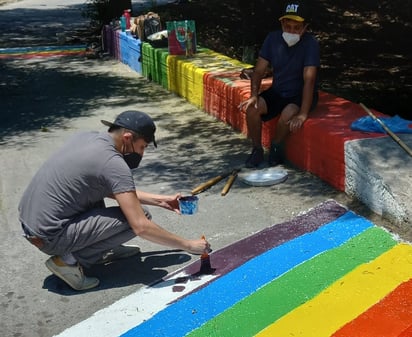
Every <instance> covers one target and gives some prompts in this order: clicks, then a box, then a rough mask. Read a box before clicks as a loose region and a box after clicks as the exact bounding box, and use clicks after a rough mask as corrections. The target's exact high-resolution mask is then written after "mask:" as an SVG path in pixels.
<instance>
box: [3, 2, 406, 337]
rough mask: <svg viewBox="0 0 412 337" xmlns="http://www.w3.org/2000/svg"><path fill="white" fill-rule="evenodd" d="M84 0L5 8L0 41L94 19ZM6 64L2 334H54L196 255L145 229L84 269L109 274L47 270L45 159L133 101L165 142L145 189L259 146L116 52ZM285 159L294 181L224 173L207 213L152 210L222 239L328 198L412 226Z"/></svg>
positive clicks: (198, 175)
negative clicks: (35, 238)
mask: <svg viewBox="0 0 412 337" xmlns="http://www.w3.org/2000/svg"><path fill="white" fill-rule="evenodd" d="M82 3H83V2H82V1H79V0H61V1H49V0H41V1H40V0H27V1H26V0H23V1H20V2H16V3H13V4H9V5H7V6H3V7H0V31H1V33H0V34H1V36H0V37H1V39H0V41H2V42H1V43H2V45H1V47H5V46H6V45H7V47H14V46H28V45H31V43H33V44H34V43H35V44H40V45H41V44H44V45H46V44H53V43H56V35H55V34H56V32H57V31H62V30H63V31H67V30H69V28H70V29H72V28H78V27H82V26H83V25H84V24H85V21H84V19H83V18H82V17H81V16H80V15H79V14H80V8H81V5H82ZM16 22H18V24H17V23H16ZM17 27H18V28H17ZM0 72H1V74H2V75H1V78H0V87H1V90H0V111H1V116H2V123H1V125H0V162H1V169H0V223H1V226H0V238H1V242H2V244H1V246H0V264H1V266H2V273H1V274H0V290H1V291H0V303H1V305H0V306H1V308H2V309H1V320H0V331H1V334H2V336H5V337H9V336H10V337H11V336H13V337H20V336H27V337H37V336H42V337H48V336H53V335H56V334H58V333H59V332H61V331H63V330H65V329H66V328H68V327H70V326H72V325H73V324H75V323H77V322H80V321H82V320H84V319H85V318H87V317H89V316H90V315H92V314H93V313H94V312H95V311H97V310H99V309H100V308H104V307H106V306H108V305H109V304H111V303H113V302H115V301H116V300H118V299H120V298H122V297H124V296H126V295H128V294H130V293H133V292H135V291H136V290H137V289H139V288H140V287H142V286H145V285H147V284H150V283H151V282H153V281H155V280H158V279H159V278H161V277H164V276H165V275H166V274H167V273H168V272H170V271H173V270H176V269H178V268H181V267H182V266H184V265H185V264H187V263H189V262H190V261H193V259H197V258H198V257H196V256H195V257H194V256H191V255H190V254H187V253H185V252H180V251H171V250H168V249H167V248H165V247H162V246H158V245H155V244H152V243H150V242H147V241H143V240H141V239H139V238H136V239H134V240H133V242H134V243H136V244H138V245H140V246H141V248H142V251H143V254H142V255H141V256H139V257H137V258H131V259H128V260H124V261H121V262H118V263H113V264H111V265H108V266H98V267H93V268H91V269H90V270H86V273H87V274H90V275H94V276H97V277H99V278H100V279H101V285H100V286H99V287H98V288H97V289H93V290H91V291H88V292H75V291H73V290H71V289H70V288H69V287H67V286H66V285H65V284H64V283H63V282H61V281H60V280H58V279H57V278H56V277H54V276H53V275H51V274H50V273H49V271H48V270H47V269H46V267H45V266H44V261H45V260H46V259H47V256H45V255H44V254H42V253H41V252H40V251H38V250H36V249H35V248H34V247H32V246H31V245H29V244H28V243H27V242H26V241H25V240H24V239H23V238H22V237H21V230H20V225H19V223H18V216H17V205H18V202H19V200H20V197H21V195H22V193H23V191H24V188H25V186H27V184H28V182H29V181H30V179H31V177H32V176H33V174H34V173H35V172H36V170H37V169H38V167H39V166H40V165H41V164H42V162H43V161H44V160H45V159H46V158H47V157H48V156H49V155H50V154H51V152H53V151H54V150H55V149H56V148H57V147H58V146H59V145H61V144H62V143H63V142H64V140H65V139H66V138H67V137H69V136H70V135H71V134H73V133H75V132H78V131H82V130H101V131H102V130H105V128H104V127H103V125H102V124H101V123H100V119H108V120H111V119H113V118H114V117H115V115H117V114H118V113H120V112H121V111H123V110H126V109H130V108H137V109H140V110H142V111H145V112H147V113H149V114H150V115H152V117H153V118H154V119H155V121H156V124H157V127H158V134H157V139H158V148H157V149H154V148H153V147H149V148H148V150H147V152H146V154H145V157H144V159H143V161H142V164H141V168H140V169H139V170H138V171H139V173H138V175H137V176H136V181H137V185H138V187H139V188H140V189H142V190H145V191H150V192H155V193H175V192H179V191H188V190H191V189H192V188H193V187H195V186H196V185H198V184H200V183H202V182H204V181H206V180H208V179H209V178H211V177H213V176H216V175H218V174H220V173H222V172H224V171H226V170H228V169H231V168H234V167H239V166H241V165H242V164H243V162H244V159H245V155H246V154H247V152H249V146H250V143H249V141H248V140H247V139H245V138H244V136H242V135H240V134H238V133H236V132H234V131H233V130H231V129H230V128H229V127H227V126H226V125H224V124H223V123H221V122H218V121H216V120H215V119H214V118H212V117H211V116H209V115H207V114H206V113H204V112H203V111H201V110H198V109H196V108H195V107H193V106H192V105H190V104H188V103H187V102H186V101H185V100H183V99H181V98H179V97H177V96H176V95H174V94H172V93H170V92H168V91H166V90H164V89H162V88H161V87H160V86H159V85H157V84H154V83H152V82H149V81H148V80H146V79H144V78H142V77H141V76H139V75H138V74H136V73H135V72H133V71H132V70H131V69H130V68H128V67H127V66H125V65H123V64H120V63H118V62H117V61H115V60H112V59H110V58H103V59H85V58H82V57H72V58H68V57H63V58H47V59H14V60H13V59H12V60H0ZM287 170H288V173H289V177H288V180H287V181H286V182H284V183H282V184H279V185H275V186H271V187H250V186H248V185H245V184H242V183H241V182H240V181H239V180H236V181H235V183H234V185H233V187H232V189H231V190H230V192H229V193H228V194H227V195H226V196H225V197H222V196H221V195H220V191H221V189H222V188H223V185H224V183H223V182H222V183H220V184H218V185H216V186H215V187H213V188H211V189H209V190H208V191H206V192H204V193H202V194H201V195H200V201H199V212H198V213H197V214H195V215H193V216H178V215H175V214H172V213H170V212H167V211H165V210H161V209H156V208H152V209H151V212H152V214H153V217H154V220H155V221H156V222H157V223H159V224H160V225H162V226H164V227H165V228H167V229H169V230H171V231H174V232H176V233H178V234H180V235H182V236H185V237H188V238H197V237H200V235H202V234H205V235H206V237H207V238H208V240H209V241H210V242H211V245H212V248H213V249H215V250H217V249H219V248H222V247H225V246H227V245H229V244H231V243H233V242H236V241H238V240H239V239H241V238H244V237H246V236H249V235H250V234H252V233H255V232H257V231H259V230H261V229H263V228H265V227H267V226H270V225H272V224H276V223H281V222H284V221H287V220H289V219H291V218H293V217H294V216H296V215H297V214H299V213H301V212H304V211H306V210H308V209H310V208H312V207H314V206H315V205H317V204H319V203H321V202H323V201H325V200H328V199H335V200H337V201H338V202H340V203H342V204H344V205H346V206H347V207H349V208H350V209H352V210H354V211H356V212H357V213H359V214H361V215H363V216H365V217H367V218H369V219H372V220H373V221H374V223H375V224H378V225H382V226H385V227H387V228H389V229H392V230H395V231H397V233H398V234H399V235H401V236H402V235H404V234H405V233H406V232H402V229H398V228H394V227H393V226H392V225H391V224H389V223H386V222H384V221H383V220H381V219H380V218H379V217H378V216H376V215H374V214H373V213H372V212H370V211H369V210H368V209H367V208H365V207H363V205H361V204H359V203H358V202H356V201H355V200H351V199H350V198H348V197H347V196H346V195H345V194H343V193H340V192H337V191H335V190H334V189H333V188H331V187H330V186H328V185H327V184H325V183H323V182H322V181H320V180H319V179H317V178H316V177H314V176H312V175H311V174H308V173H305V172H301V171H296V170H293V169H292V168H287Z"/></svg>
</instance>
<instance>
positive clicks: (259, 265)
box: [59, 200, 412, 337]
mask: <svg viewBox="0 0 412 337" xmlns="http://www.w3.org/2000/svg"><path fill="white" fill-rule="evenodd" d="M210 259H211V264H212V267H213V268H214V269H215V271H214V272H213V273H212V274H208V275H202V274H200V273H199V270H200V261H197V262H195V263H192V264H191V265H189V266H187V267H185V268H183V269H182V270H180V271H178V272H176V273H173V274H171V275H169V276H167V277H166V278H164V279H162V280H160V281H159V282H157V283H155V284H153V285H152V286H149V287H146V288H142V289H140V290H139V291H137V292H136V293H134V294H132V295H130V296H128V297H126V298H123V299H121V300H120V301H118V302H116V303H114V304H113V305H111V306H109V307H108V308H106V309H103V310H101V311H98V312H96V313H95V314H94V315H93V316H92V317H90V318H89V319H87V320H85V321H83V322H81V323H79V324H78V325H76V326H74V327H72V328H70V329H68V330H66V331H64V332H63V333H61V334H60V335H59V336H61V337H63V336H78V337H81V336H87V337H92V336H123V337H133V336H145V337H146V336H156V337H159V336H167V337H173V336H176V337H180V336H191V337H194V336H199V337H200V336H202V337H204V336H219V337H223V336H228V337H229V336H245V337H246V336H314V337H322V336H334V337H343V336H346V337H349V336H350V337H356V336H362V337H368V336H371V337H372V336H374V337H376V336H380V337H387V336H388V337H389V336H391V337H392V336H393V337H395V336H398V337H410V336H412V335H411V332H412V291H411V290H412V245H411V244H409V243H402V242H399V241H398V240H396V238H394V237H393V236H392V235H391V234H390V233H388V232H387V231H385V230H383V229H381V228H379V227H377V226H375V225H374V224H373V223H371V222H370V221H369V220H366V219H364V218H362V217H360V216H358V215H356V214H355V213H353V212H351V211H348V210H347V209H345V208H343V207H342V206H341V205H339V204H337V203H336V202H335V201H332V200H331V201H327V202H324V203H322V204H320V205H318V206H317V207H315V208H314V209H312V210H309V211H308V212H306V213H305V214H302V215H300V216H298V217H296V218H294V219H292V220H291V221H289V222H286V223H282V224H277V225H274V226H272V227H270V228H267V229H265V230H263V231H261V232H259V233H256V234H254V235H252V236H250V237H248V238H246V239H243V240H241V241H238V242H236V243H234V244H232V245H230V246H228V247H226V248H223V249H221V250H219V251H217V252H213V253H212V254H211V255H210Z"/></svg>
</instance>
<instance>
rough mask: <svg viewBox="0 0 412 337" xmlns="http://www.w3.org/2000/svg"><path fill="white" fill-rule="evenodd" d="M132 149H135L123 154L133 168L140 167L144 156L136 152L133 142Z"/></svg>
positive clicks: (128, 164)
mask: <svg viewBox="0 0 412 337" xmlns="http://www.w3.org/2000/svg"><path fill="white" fill-rule="evenodd" d="M132 149H133V152H131V153H124V154H123V159H124V161H125V162H126V164H127V166H129V168H130V169H131V170H133V169H136V168H138V167H139V164H140V162H141V161H142V156H141V155H140V154H139V153H137V152H134V147H133V143H132Z"/></svg>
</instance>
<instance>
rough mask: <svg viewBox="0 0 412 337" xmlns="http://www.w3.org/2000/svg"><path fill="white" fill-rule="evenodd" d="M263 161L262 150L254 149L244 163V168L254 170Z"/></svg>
mask: <svg viewBox="0 0 412 337" xmlns="http://www.w3.org/2000/svg"><path fill="white" fill-rule="evenodd" d="M263 160H264V157H263V148H258V147H254V148H253V150H252V153H251V154H250V156H249V158H248V159H247V160H246V162H245V166H246V167H247V168H256V167H258V166H259V165H260V164H261V163H262V162H263Z"/></svg>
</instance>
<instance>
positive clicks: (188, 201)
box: [178, 195, 199, 215]
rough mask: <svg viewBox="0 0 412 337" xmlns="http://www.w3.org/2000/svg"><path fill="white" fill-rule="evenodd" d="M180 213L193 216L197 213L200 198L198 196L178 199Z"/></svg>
mask: <svg viewBox="0 0 412 337" xmlns="http://www.w3.org/2000/svg"><path fill="white" fill-rule="evenodd" d="M178 201H179V209H180V213H182V214H185V215H193V214H195V213H197V210H198V203H199V198H198V197H197V196H196V195H189V196H183V197H180V198H179V199H178Z"/></svg>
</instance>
